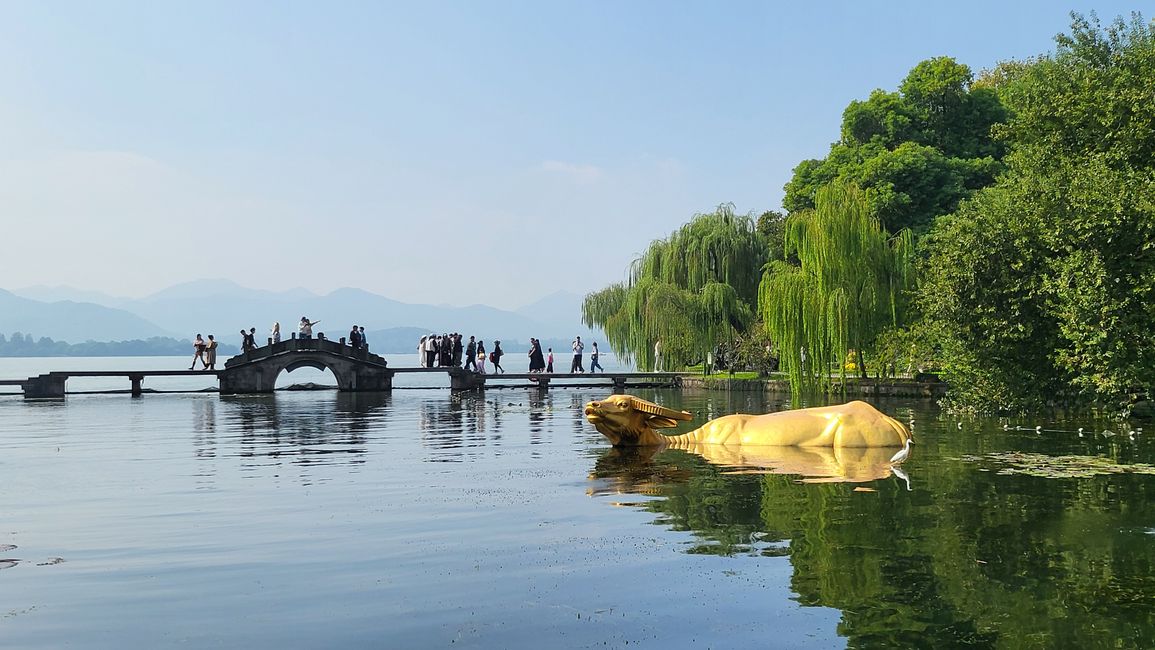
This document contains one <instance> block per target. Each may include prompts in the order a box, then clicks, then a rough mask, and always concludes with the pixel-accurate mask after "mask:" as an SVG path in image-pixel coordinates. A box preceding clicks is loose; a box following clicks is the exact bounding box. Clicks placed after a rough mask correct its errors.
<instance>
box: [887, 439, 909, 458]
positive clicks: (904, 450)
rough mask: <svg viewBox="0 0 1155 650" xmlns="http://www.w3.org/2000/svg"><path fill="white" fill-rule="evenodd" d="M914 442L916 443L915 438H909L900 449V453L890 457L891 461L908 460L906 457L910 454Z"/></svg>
mask: <svg viewBox="0 0 1155 650" xmlns="http://www.w3.org/2000/svg"><path fill="white" fill-rule="evenodd" d="M912 444H914V440H913V439H911V438H907V439H906V442H905V443H904V444H903V445H902V449H899V450H898V453H896V454H895V455H893V456H891V457H890V462H892V463H901V462H902V461H904V460H906V457H907V456H909V455H910V446H911V445H912Z"/></svg>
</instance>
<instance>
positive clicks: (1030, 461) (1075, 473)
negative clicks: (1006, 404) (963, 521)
mask: <svg viewBox="0 0 1155 650" xmlns="http://www.w3.org/2000/svg"><path fill="white" fill-rule="evenodd" d="M960 460H962V461H964V462H968V463H981V464H993V465H995V467H993V468H986V467H983V468H980V470H984V471H989V470H990V469H994V470H995V473H996V474H1000V475H1004V476H1007V475H1013V474H1020V475H1024V476H1039V477H1042V478H1090V477H1092V476H1102V475H1105V474H1126V473H1130V474H1153V475H1155V465H1150V464H1147V463H1132V464H1129V465H1121V464H1119V463H1116V462H1115V461H1113V460H1111V459H1110V458H1104V457H1103V456H1047V455H1046V454H1032V453H1024V452H1019V451H1005V452H998V453H992V454H986V455H983V456H974V455H968V456H963V457H962V458H960Z"/></svg>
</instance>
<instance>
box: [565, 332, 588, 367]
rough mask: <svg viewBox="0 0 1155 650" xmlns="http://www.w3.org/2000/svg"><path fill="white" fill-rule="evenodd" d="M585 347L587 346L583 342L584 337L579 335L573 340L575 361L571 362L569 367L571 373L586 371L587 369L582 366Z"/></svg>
mask: <svg viewBox="0 0 1155 650" xmlns="http://www.w3.org/2000/svg"><path fill="white" fill-rule="evenodd" d="M585 348H586V346H585V344H583V343H582V337H580V336H579V337H577V338H576V339H574V341H573V363H572V364H570V367H569V371H570V373H571V374H572V373H575V372H585V371H586V369H585V368H584V367H582V351H584V350H585Z"/></svg>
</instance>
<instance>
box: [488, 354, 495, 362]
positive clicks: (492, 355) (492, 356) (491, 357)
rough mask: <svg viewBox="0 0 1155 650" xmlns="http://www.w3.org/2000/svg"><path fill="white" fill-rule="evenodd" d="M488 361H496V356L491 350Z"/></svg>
mask: <svg viewBox="0 0 1155 650" xmlns="http://www.w3.org/2000/svg"><path fill="white" fill-rule="evenodd" d="M489 362H490V363H497V357H496V356H494V354H493V353H492V352H490V353H489Z"/></svg>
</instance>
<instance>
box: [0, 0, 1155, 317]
mask: <svg viewBox="0 0 1155 650" xmlns="http://www.w3.org/2000/svg"><path fill="white" fill-rule="evenodd" d="M1134 7H1135V6H1134V5H1125V4H1121V3H1110V2H1100V3H1095V4H1086V3H1083V4H1073V5H1063V4H1059V3H1054V2H1046V1H1025V2H1015V3H1007V2H987V1H981V2H968V3H939V2H844V3H838V2H834V3H829V2H808V3H788V4H779V3H772V2H749V3H746V2H727V3H684V2H633V1H631V2H608V1H606V2H587V3H542V2H500V3H497V2H494V3H483V2H441V3H406V4H394V3H385V2H366V3H357V2H332V3H316V2H278V3H273V2H197V3H176V2H136V3H129V2H100V3H95V2H44V3H28V2H2V3H0V93H2V94H0V98H2V101H0V225H2V226H3V231H4V239H5V241H6V242H7V245H6V246H5V254H4V256H3V262H2V263H0V272H2V276H0V277H3V279H2V280H0V287H3V288H9V289H12V288H18V287H23V286H28V285H34V284H48V285H56V284H64V285H70V286H73V287H78V288H84V289H97V290H101V291H104V292H107V293H111V294H114V295H124V296H141V295H145V294H147V293H150V292H152V291H156V290H159V289H161V288H164V287H166V286H168V285H171V284H174V283H177V282H182V281H186V280H192V279H196V278H206V277H225V278H229V279H232V280H234V281H237V282H240V283H241V284H244V285H246V286H252V287H256V288H267V289H278V290H279V289H286V288H290V287H296V286H302V287H305V288H307V289H310V290H313V291H317V292H328V291H330V290H332V289H335V288H338V287H342V286H355V287H360V288H363V289H367V290H370V291H373V292H376V293H380V294H383V295H386V296H389V297H392V298H396V299H399V300H404V301H408V302H428V303H449V304H457V305H464V304H472V303H486V304H490V305H494V306H498V307H510V308H512V307H517V306H520V305H523V304H526V303H530V302H533V301H534V300H536V299H538V298H540V297H542V296H544V295H547V294H549V293H551V292H553V291H556V290H567V291H572V292H576V293H586V292H588V291H592V290H596V289H599V288H601V287H602V286H604V285H606V284H608V283H610V282H615V281H619V280H621V279H623V278H624V276H625V271H626V268H627V266H628V264H629V262H630V260H631V259H633V258H634V257H635V256H636V255H637V254H639V253H640V252H641V251H642V250H643V249H644V248H645V246H646V245H647V244H648V242H649V241H651V240H653V239H655V238H659V237H664V236H666V235H668V234H669V233H670V232H671V231H672V230H674V229H676V228H677V227H679V226H680V225H681V224H682V223H684V222H686V221H688V220H689V218H690V217H691V216H692V215H693V214H695V213H698V212H705V211H710V210H711V209H713V207H714V206H716V205H717V204H719V203H723V202H733V203H734V204H735V205H736V208H737V210H738V211H739V212H750V211H753V212H761V211H763V210H766V209H771V208H773V209H777V208H779V207H780V202H781V199H782V186H783V184H785V182H786V181H787V180H788V179H789V177H790V172H791V169H792V168H793V167H794V166H795V165H796V164H797V163H798V162H799V161H801V160H803V159H805V158H814V157H821V156H823V155H825V153H826V151H827V149H828V147H829V144H830V142H831V141H833V140H834V139H835V138H837V135H838V126H839V119H840V116H841V112H842V109H843V108H845V106H846V104H847V103H848V102H849V101H851V100H853V99H861V98H865V97H866V96H867V95H868V94H869V93H870V91H871V90H872V89H874V88H884V89H888V90H892V89H894V88H895V87H896V86H897V85H898V83H899V82H900V81H901V79H902V78H903V77H904V76H905V75H906V73H907V71H909V70H910V68H912V67H913V66H914V65H915V64H917V63H918V62H919V61H921V60H923V59H926V58H929V57H932V56H940V55H948V56H953V57H955V58H956V59H957V60H959V61H960V62H962V63H965V64H967V65H969V66H970V67H971V68H972V69H973V70H974V71H975V72H976V73H977V72H979V71H980V70H982V69H984V68H987V67H990V66H992V65H994V64H995V63H997V62H998V61H1000V60H1005V59H1013V58H1025V57H1028V56H1032V55H1036V54H1040V53H1044V52H1049V51H1051V50H1052V49H1053V37H1054V35H1055V34H1057V33H1059V32H1061V31H1065V30H1066V28H1067V25H1068V22H1069V18H1068V15H1067V14H1068V12H1069V11H1071V10H1075V11H1080V12H1084V13H1085V12H1089V11H1091V10H1094V11H1096V12H1097V13H1098V15H1099V16H1100V18H1101V19H1102V20H1103V21H1104V22H1108V21H1110V20H1111V19H1113V18H1114V17H1115V16H1117V15H1121V14H1123V15H1126V14H1129V12H1130V11H1131V10H1132V9H1133V8H1134ZM1146 17H1147V18H1150V17H1151V16H1146ZM13 244H14V245H13Z"/></svg>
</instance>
